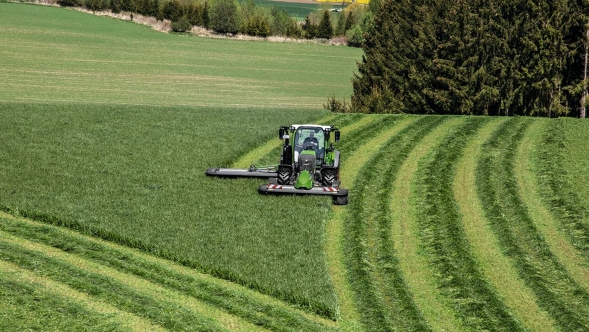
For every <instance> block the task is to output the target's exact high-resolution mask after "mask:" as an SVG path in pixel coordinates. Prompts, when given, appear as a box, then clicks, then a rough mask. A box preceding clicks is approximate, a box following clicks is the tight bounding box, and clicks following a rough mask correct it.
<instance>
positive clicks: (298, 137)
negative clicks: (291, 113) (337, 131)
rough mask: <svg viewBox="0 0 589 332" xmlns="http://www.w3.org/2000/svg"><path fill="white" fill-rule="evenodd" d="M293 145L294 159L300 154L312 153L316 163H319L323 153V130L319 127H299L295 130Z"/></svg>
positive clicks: (296, 159)
mask: <svg viewBox="0 0 589 332" xmlns="http://www.w3.org/2000/svg"><path fill="white" fill-rule="evenodd" d="M328 135H329V134H328ZM293 146H294V160H295V161H298V160H299V157H300V155H311V154H313V155H314V156H315V158H316V163H317V164H319V165H321V164H322V163H323V156H324V154H325V132H324V131H323V129H322V128H321V127H299V128H298V129H297V130H296V131H295V137H294V142H293ZM299 164H300V162H299Z"/></svg>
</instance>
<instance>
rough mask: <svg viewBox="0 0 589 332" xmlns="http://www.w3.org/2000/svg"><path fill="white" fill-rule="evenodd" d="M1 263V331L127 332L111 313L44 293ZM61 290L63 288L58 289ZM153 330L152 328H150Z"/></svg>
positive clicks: (47, 291)
mask: <svg viewBox="0 0 589 332" xmlns="http://www.w3.org/2000/svg"><path fill="white" fill-rule="evenodd" d="M31 279H32V278H31V276H30V275H23V273H21V271H19V270H18V269H15V268H13V267H12V266H10V263H7V262H5V261H3V260H2V261H0V330H2V331H66V330H70V331H72V330H76V331H130V330H131V329H130V328H128V327H125V326H124V325H123V322H121V321H119V320H117V319H116V317H113V316H114V315H113V314H112V312H97V311H95V310H92V309H90V308H86V307H84V306H83V305H81V304H80V303H78V302H74V301H72V300H71V299H70V298H68V297H63V296H59V295H58V294H56V293H54V292H51V291H49V290H47V289H46V286H47V285H46V284H41V285H40V284H38V283H36V282H35V280H31ZM61 288H63V287H61ZM150 327H151V328H153V326H150Z"/></svg>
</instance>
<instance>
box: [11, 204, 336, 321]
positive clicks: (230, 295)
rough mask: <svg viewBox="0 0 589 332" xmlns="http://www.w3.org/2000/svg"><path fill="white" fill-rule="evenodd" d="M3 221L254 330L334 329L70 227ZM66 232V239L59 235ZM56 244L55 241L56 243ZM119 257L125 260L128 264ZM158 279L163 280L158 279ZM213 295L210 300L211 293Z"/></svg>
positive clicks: (223, 283) (218, 281)
mask: <svg viewBox="0 0 589 332" xmlns="http://www.w3.org/2000/svg"><path fill="white" fill-rule="evenodd" d="M0 217H5V218H6V219H9V220H14V221H16V222H18V223H20V225H22V226H18V225H14V226H11V227H8V226H7V225H6V224H4V228H5V229H6V230H7V231H8V230H10V233H11V234H12V233H17V234H16V235H17V236H20V237H23V236H24V237H27V238H31V239H34V241H36V242H41V243H46V244H49V245H51V246H56V245H57V247H60V246H61V245H60V244H59V243H65V244H66V246H69V244H68V243H72V244H74V242H75V245H77V246H80V243H82V247H79V248H78V247H76V248H77V249H75V252H85V253H88V252H91V254H90V255H89V256H88V255H84V256H85V258H86V259H91V260H98V261H100V262H101V263H102V264H103V265H108V266H111V267H114V268H116V269H119V270H120V271H121V272H123V273H128V274H132V275H136V276H138V277H140V278H150V279H149V280H150V281H151V282H156V283H158V284H159V285H163V286H164V287H168V288H170V289H172V290H176V291H178V292H181V293H183V294H186V295H189V296H191V297H194V298H196V299H199V300H201V301H204V302H206V303H209V304H210V305H213V306H216V307H219V308H221V309H222V310H226V311H227V312H229V313H230V314H232V315H236V316H239V317H243V318H244V319H247V320H249V321H251V322H254V323H255V324H256V325H262V326H266V327H267V328H270V329H274V330H289V329H297V330H314V329H323V330H326V329H329V328H330V327H333V326H334V325H335V323H334V322H333V321H331V320H329V319H325V318H322V317H320V316H316V315H312V314H309V313H307V312H305V311H302V310H299V309H296V308H293V307H292V306H290V305H289V304H287V303H284V302H282V301H280V300H277V299H275V298H273V297H271V296H268V295H264V294H261V293H258V292H256V291H254V290H251V289H249V288H246V287H244V286H240V285H238V284H234V283H231V282H229V281H226V280H223V279H218V278H215V277H213V276H210V275H206V274H202V273H199V272H197V271H195V270H193V269H190V268H187V267H185V266H182V265H179V264H176V263H174V262H170V261H167V260H163V259H161V258H157V257H153V256H150V255H147V254H145V253H142V252H139V251H138V250H136V249H131V248H128V247H124V246H120V245H117V244H113V243H110V242H106V241H104V240H101V239H96V238H92V237H89V236H86V235H81V234H79V233H77V232H75V231H73V230H70V229H67V228H63V227H57V226H51V225H46V224H44V223H39V222H35V221H31V220H28V219H22V218H15V217H12V216H10V215H7V214H5V213H2V212H0ZM27 228H29V230H27ZM47 228H50V230H51V232H48V230H47ZM56 232H57V233H56ZM62 233H63V234H65V235H61V234H62ZM27 234H29V235H27ZM30 234H32V235H30ZM40 234H42V235H40ZM47 238H48V239H47ZM76 239H80V240H76ZM56 240H57V242H55V241H56ZM47 241H49V242H47ZM78 242H80V243H78ZM97 250H98V251H97ZM96 253H100V254H99V256H97V257H98V258H97V257H94V256H95V254H96ZM104 255H107V257H103V256H104ZM119 257H123V258H124V260H121V258H119ZM113 259H114V260H113ZM121 265H122V267H121ZM150 271H154V272H153V273H155V274H156V275H157V277H156V278H155V279H154V277H153V275H152V276H150V274H152V272H150ZM160 275H161V276H162V277H164V279H165V280H160V279H161V278H159V276H160ZM203 292H204V293H203ZM211 292H212V295H210V294H209V293H211ZM207 294H209V295H207ZM211 297H212V298H211ZM321 326H323V328H322V327H321Z"/></svg>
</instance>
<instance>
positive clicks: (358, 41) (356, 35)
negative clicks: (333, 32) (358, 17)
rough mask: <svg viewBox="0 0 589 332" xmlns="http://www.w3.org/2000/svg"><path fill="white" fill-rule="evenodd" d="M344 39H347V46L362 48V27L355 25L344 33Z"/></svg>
mask: <svg viewBox="0 0 589 332" xmlns="http://www.w3.org/2000/svg"><path fill="white" fill-rule="evenodd" d="M346 37H348V46H352V47H362V44H363V43H364V41H365V39H364V31H362V27H360V26H359V25H358V24H355V25H354V26H352V28H351V29H350V30H348V31H347V32H346Z"/></svg>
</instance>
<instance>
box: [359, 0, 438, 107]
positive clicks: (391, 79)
mask: <svg viewBox="0 0 589 332" xmlns="http://www.w3.org/2000/svg"><path fill="white" fill-rule="evenodd" d="M428 2H429V3H428ZM433 2H435V1H419V0H418V1H411V0H399V1H397V0H385V1H383V2H382V5H381V6H380V7H379V9H378V10H377V14H376V15H375V17H374V23H373V24H372V25H368V26H367V31H366V32H365V37H366V41H365V43H364V44H363V47H362V48H363V49H364V55H363V58H362V62H361V63H358V74H354V77H353V78H352V85H353V90H354V94H353V95H352V100H351V106H352V110H354V111H356V112H362V113H432V112H433V110H432V109H431V107H430V105H429V103H428V100H427V98H426V96H425V95H424V93H423V90H424V89H425V87H427V86H430V85H431V82H432V79H433V76H432V74H431V68H430V66H431V64H432V62H431V59H432V55H433V50H434V47H435V45H434V43H433V41H434V38H433V25H432V10H433V9H434V7H433V6H432V4H431V3H433Z"/></svg>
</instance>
